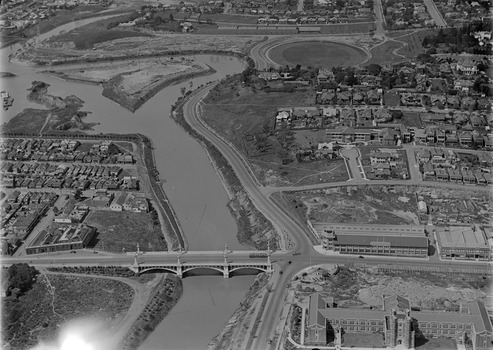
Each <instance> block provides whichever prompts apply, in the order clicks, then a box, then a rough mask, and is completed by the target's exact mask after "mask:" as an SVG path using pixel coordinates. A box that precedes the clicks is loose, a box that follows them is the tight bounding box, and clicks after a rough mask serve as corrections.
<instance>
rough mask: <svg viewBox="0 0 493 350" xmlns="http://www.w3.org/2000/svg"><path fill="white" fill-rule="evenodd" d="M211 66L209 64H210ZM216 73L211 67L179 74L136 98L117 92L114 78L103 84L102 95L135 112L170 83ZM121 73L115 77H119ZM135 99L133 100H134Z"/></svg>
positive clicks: (174, 83)
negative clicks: (114, 87) (113, 81)
mask: <svg viewBox="0 0 493 350" xmlns="http://www.w3.org/2000/svg"><path fill="white" fill-rule="evenodd" d="M208 67H209V66H208ZM214 73H216V70H215V69H213V68H211V67H209V69H206V70H203V71H200V72H191V73H185V74H179V75H178V76H175V77H172V78H170V79H164V80H163V81H162V82H160V83H159V84H157V85H156V86H154V87H153V88H151V89H149V91H147V92H146V93H145V94H144V95H142V96H140V97H138V98H136V99H130V98H129V97H128V95H127V94H121V93H120V94H119V93H117V92H115V89H113V88H112V87H113V86H114V85H113V84H112V82H111V80H112V79H110V80H108V81H107V82H106V83H104V84H102V86H103V92H102V95H103V96H104V97H106V98H107V99H110V100H112V101H113V102H116V103H117V104H119V105H120V106H122V107H123V108H125V109H128V110H129V111H130V112H132V113H133V112H135V111H136V110H137V109H139V108H140V107H141V106H142V105H143V104H144V103H146V102H147V101H149V100H150V99H151V98H152V97H153V96H154V95H156V94H157V93H158V92H159V91H161V90H162V89H164V88H166V87H168V86H170V85H176V84H180V83H181V82H184V81H187V80H190V79H192V78H195V77H199V76H207V75H211V74H214ZM119 76H120V75H118V76H117V77H115V78H116V79H118V77H119ZM132 100H133V101H132Z"/></svg>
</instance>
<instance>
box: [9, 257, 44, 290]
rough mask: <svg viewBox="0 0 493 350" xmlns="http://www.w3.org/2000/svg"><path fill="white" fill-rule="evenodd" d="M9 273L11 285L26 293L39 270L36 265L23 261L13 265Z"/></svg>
mask: <svg viewBox="0 0 493 350" xmlns="http://www.w3.org/2000/svg"><path fill="white" fill-rule="evenodd" d="M8 273H9V287H10V288H12V289H15V288H18V289H19V290H20V292H21V294H24V293H26V292H27V291H28V290H29V289H31V287H32V285H33V284H34V282H35V277H36V275H37V274H38V273H39V272H38V270H36V269H35V268H34V267H32V266H29V265H28V264H26V263H21V264H13V265H11V266H10V267H9V269H8Z"/></svg>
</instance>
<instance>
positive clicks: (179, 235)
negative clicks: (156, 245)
mask: <svg viewBox="0 0 493 350" xmlns="http://www.w3.org/2000/svg"><path fill="white" fill-rule="evenodd" d="M139 137H141V141H142V142H141V143H140V142H139V143H138V144H137V148H138V151H139V154H141V157H142V159H143V163H144V168H145V169H146V172H147V177H148V183H149V186H150V188H151V190H152V193H153V194H154V197H155V199H156V202H157V204H158V205H157V206H156V207H155V209H156V210H157V213H158V215H159V219H160V222H161V223H162V227H164V229H165V230H164V231H163V234H166V233H167V236H168V237H167V239H166V241H167V242H168V251H170V250H171V251H173V250H179V249H184V250H186V249H187V248H188V244H187V242H186V238H185V234H184V233H183V229H182V228H181V226H180V223H179V221H178V218H177V216H176V213H175V212H174V210H173V207H172V206H171V204H170V201H169V199H168V197H167V196H166V192H165V191H164V189H163V186H162V185H161V183H160V181H159V172H158V171H157V169H156V161H155V159H154V152H153V151H152V143H151V140H150V139H149V138H147V137H145V136H143V135H139ZM171 233H172V234H173V235H172V236H171Z"/></svg>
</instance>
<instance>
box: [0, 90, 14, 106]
mask: <svg viewBox="0 0 493 350" xmlns="http://www.w3.org/2000/svg"><path fill="white" fill-rule="evenodd" d="M0 96H1V97H2V103H3V109H4V110H8V109H9V107H11V106H12V104H13V103H14V99H13V98H12V97H10V94H9V93H8V92H6V91H1V92H0Z"/></svg>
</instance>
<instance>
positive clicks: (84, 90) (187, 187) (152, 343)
mask: <svg viewBox="0 0 493 350" xmlns="http://www.w3.org/2000/svg"><path fill="white" fill-rule="evenodd" d="M94 20H95V19H87V20H79V21H77V22H74V23H71V24H68V25H64V26H61V27H58V28H56V29H55V30H52V31H50V32H49V33H46V34H43V35H42V38H41V39H45V38H49V37H50V36H52V35H56V34H58V33H60V32H61V31H63V30H65V31H68V30H71V29H74V28H75V27H78V26H82V25H84V24H88V23H90V22H92V21H94ZM38 40H39V39H38ZM17 49H18V47H17V46H13V47H8V48H5V49H3V50H2V56H3V58H5V56H6V55H8V54H9V53H10V52H14V51H15V50H17ZM188 58H193V59H195V60H197V61H200V62H203V63H206V64H208V65H210V66H211V67H212V68H214V69H215V70H216V71H217V73H215V74H212V75H209V76H206V77H198V78H194V79H192V80H189V81H186V82H184V83H181V84H177V85H173V86H169V87H167V88H165V89H163V90H161V91H160V92H159V93H157V94H156V95H155V96H154V97H153V98H151V99H150V100H149V101H148V102H147V103H145V104H144V105H143V106H142V107H141V108H140V109H138V110H137V111H136V112H135V113H132V112H129V111H127V110H126V109H124V108H122V107H120V106H119V105H117V104H115V103H114V102H112V101H110V100H108V99H106V98H105V97H103V96H102V95H101V92H102V88H101V87H98V86H94V85H88V84H83V83H77V82H71V81H65V80H62V79H60V78H57V77H54V76H50V75H47V74H40V71H42V70H46V69H50V68H49V67H31V66H28V65H24V64H18V63H13V62H5V60H4V63H3V65H2V70H3V71H5V72H10V73H14V74H16V75H17V77H15V78H1V79H0V83H1V85H2V89H6V90H7V91H8V92H9V93H10V94H11V95H12V97H14V99H15V101H14V105H13V106H12V108H10V109H9V111H7V112H5V111H3V112H2V122H5V121H7V120H9V119H11V118H12V117H14V116H15V115H16V114H17V113H19V112H21V111H22V110H23V109H24V108H38V109H43V108H44V107H42V106H40V105H37V104H34V103H31V102H29V101H27V91H26V89H28V88H30V87H31V82H32V81H34V80H41V81H44V82H46V83H48V84H50V87H49V90H48V93H50V94H52V95H56V96H61V97H65V96H67V95H76V96H77V97H79V98H81V99H82V100H83V101H85V104H84V106H83V108H82V109H81V110H83V111H89V112H91V114H89V115H88V116H87V117H86V118H84V120H83V121H85V122H98V123H100V124H99V125H97V126H96V127H95V128H94V131H93V132H94V133H109V132H111V133H142V134H144V135H147V136H149V137H150V138H151V139H152V142H153V145H154V152H155V157H156V163H157V168H158V170H159V172H160V176H161V178H162V179H163V186H164V189H165V191H166V193H167V195H168V198H169V200H170V201H171V204H172V205H173V208H174V210H175V212H176V214H177V216H178V219H179V221H180V224H181V225H182V227H183V230H184V232H185V234H186V238H187V241H188V243H189V249H190V250H222V249H223V248H224V245H225V244H228V247H229V249H232V250H240V249H247V248H246V247H243V246H241V245H240V244H239V243H238V241H237V239H236V231H237V229H236V224H235V222H234V220H233V218H232V216H231V214H230V213H229V210H228V209H227V207H226V204H227V201H228V196H227V193H226V192H225V190H224V187H223V185H222V183H221V181H220V179H219V177H218V176H217V174H216V172H215V170H214V169H213V167H212V165H211V164H210V160H209V157H208V156H207V154H206V152H205V151H204V149H203V148H202V146H201V145H200V144H199V143H198V142H196V141H195V140H194V139H192V138H191V137H190V136H189V135H188V134H187V133H185V132H184V131H183V130H182V129H181V128H180V127H179V126H178V125H177V124H175V122H174V121H173V120H171V119H170V118H169V111H170V108H171V105H172V104H174V103H175V101H176V100H177V98H178V97H179V96H181V92H180V89H181V88H182V87H185V88H187V89H190V87H191V84H190V82H192V88H196V87H198V86H199V85H201V84H205V83H207V82H209V81H214V80H220V79H222V78H224V77H225V76H226V75H228V74H230V75H232V74H235V73H237V72H241V71H242V70H243V69H244V67H245V66H246V65H245V63H244V61H242V60H239V59H237V58H235V57H229V56H218V55H197V56H189V57H188ZM253 280H254V276H236V277H234V278H231V279H226V280H225V279H224V278H223V277H222V276H197V277H190V278H185V279H184V280H183V287H184V293H183V296H182V298H181V299H180V301H179V302H178V304H177V305H176V306H175V308H174V309H173V310H172V311H171V312H170V313H169V315H168V316H167V317H166V319H165V320H164V321H163V322H162V323H161V324H160V325H159V326H158V327H157V329H156V330H155V331H154V333H152V334H151V335H150V337H149V338H148V339H147V340H146V341H145V342H144V344H143V345H142V346H141V347H140V350H153V349H163V348H165V349H187V350H194V349H205V348H207V344H208V343H209V342H210V340H211V339H212V337H214V336H215V335H216V334H218V333H219V332H220V331H221V330H222V329H223V328H224V326H225V325H226V324H227V321H228V319H229V317H230V316H231V315H232V314H233V312H234V310H235V309H236V308H237V307H238V306H239V303H240V301H241V299H242V298H243V296H244V294H245V292H246V291H247V290H248V287H249V286H250V284H251V283H252V282H253Z"/></svg>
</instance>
